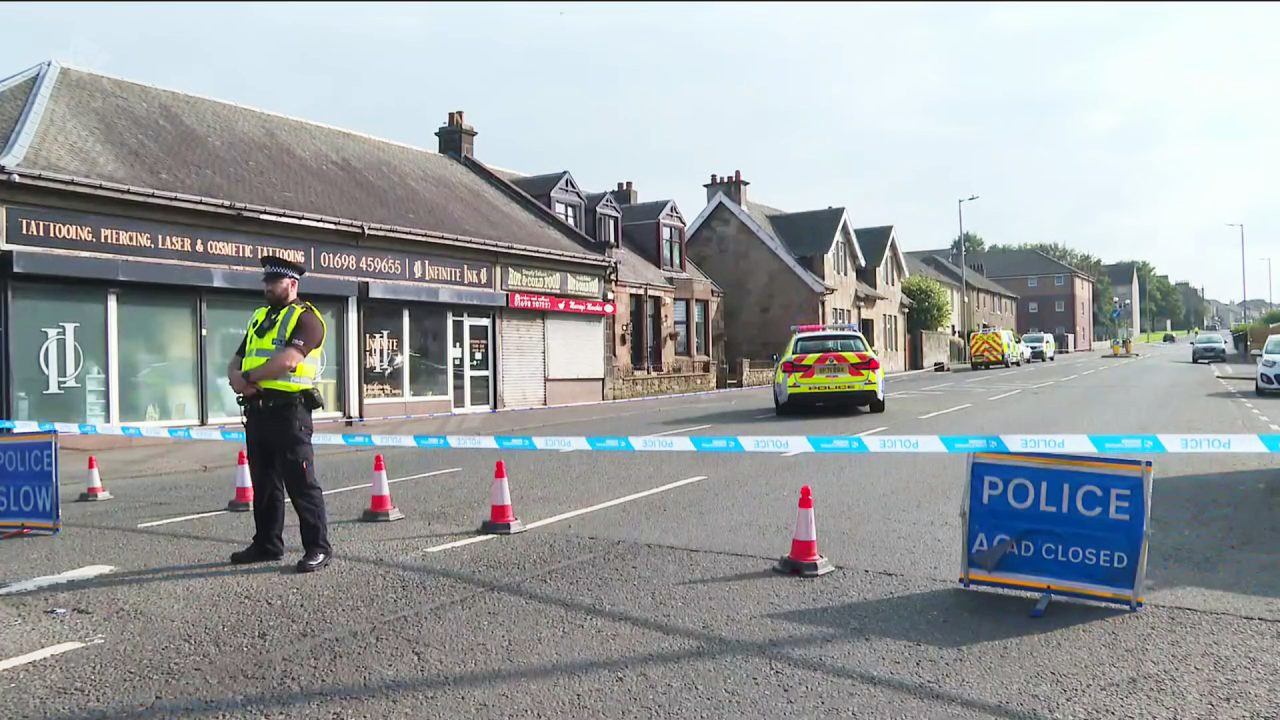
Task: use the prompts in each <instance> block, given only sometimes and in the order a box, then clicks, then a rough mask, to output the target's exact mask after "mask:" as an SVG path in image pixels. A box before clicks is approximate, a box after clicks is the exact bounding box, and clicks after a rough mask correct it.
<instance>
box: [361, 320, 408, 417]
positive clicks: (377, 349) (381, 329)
mask: <svg viewBox="0 0 1280 720" xmlns="http://www.w3.org/2000/svg"><path fill="white" fill-rule="evenodd" d="M360 347H361V349H362V351H363V353H364V369H363V374H362V376H361V381H362V383H363V388H362V391H363V393H364V397H365V398H367V399H370V400H377V399H379V398H403V397H404V309H403V308H400V307H392V306H386V305H373V304H370V305H366V306H365V308H364V337H363V338H362V339H361V345H360Z"/></svg>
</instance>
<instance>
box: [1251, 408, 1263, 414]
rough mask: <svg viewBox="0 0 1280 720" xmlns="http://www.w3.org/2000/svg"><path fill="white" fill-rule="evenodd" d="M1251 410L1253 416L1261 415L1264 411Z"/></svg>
mask: <svg viewBox="0 0 1280 720" xmlns="http://www.w3.org/2000/svg"><path fill="white" fill-rule="evenodd" d="M1249 409H1250V410H1252V411H1253V414H1254V415H1261V414H1262V411H1261V410H1259V409H1258V408H1249Z"/></svg>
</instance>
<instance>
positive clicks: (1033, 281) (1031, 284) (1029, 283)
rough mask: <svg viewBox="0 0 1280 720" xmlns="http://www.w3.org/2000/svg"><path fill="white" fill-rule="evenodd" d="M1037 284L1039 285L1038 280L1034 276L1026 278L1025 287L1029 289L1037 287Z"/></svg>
mask: <svg viewBox="0 0 1280 720" xmlns="http://www.w3.org/2000/svg"><path fill="white" fill-rule="evenodd" d="M1039 284H1040V278H1038V277H1035V276H1032V277H1029V278H1027V287H1029V288H1033V287H1039Z"/></svg>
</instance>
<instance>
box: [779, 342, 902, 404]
mask: <svg viewBox="0 0 1280 720" xmlns="http://www.w3.org/2000/svg"><path fill="white" fill-rule="evenodd" d="M791 332H792V336H791V341H790V342H788V343H787V349H786V352H785V353H783V354H782V356H781V357H779V358H778V364H777V367H776V368H775V369H774V377H773V406H774V409H775V410H776V411H777V414H779V415H786V414H789V413H790V412H792V411H793V410H795V409H796V408H798V407H801V406H812V405H827V404H830V405H860V406H861V405H865V406H867V407H868V408H869V409H870V410H871V412H873V413H882V412H884V370H882V369H881V368H880V360H879V359H877V358H876V355H875V353H874V352H872V350H871V343H868V342H867V339H866V338H865V337H863V336H862V333H861V332H859V331H858V327H857V326H856V325H797V326H795V327H792V328H791Z"/></svg>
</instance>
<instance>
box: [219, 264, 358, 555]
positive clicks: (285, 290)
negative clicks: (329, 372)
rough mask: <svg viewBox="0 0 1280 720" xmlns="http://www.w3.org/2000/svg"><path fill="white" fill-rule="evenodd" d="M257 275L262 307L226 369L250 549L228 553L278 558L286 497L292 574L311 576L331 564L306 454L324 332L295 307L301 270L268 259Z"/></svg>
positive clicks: (310, 456)
mask: <svg viewBox="0 0 1280 720" xmlns="http://www.w3.org/2000/svg"><path fill="white" fill-rule="evenodd" d="M262 268H263V274H262V285H263V295H265V296H266V300H267V306H266V307H260V308H258V309H257V310H255V311H254V313H253V317H252V318H251V319H250V320H249V329H248V332H246V333H245V337H244V340H243V341H242V342H241V343H240V348H239V349H238V350H237V351H236V354H235V356H234V357H233V358H232V359H231V362H230V363H229V364H228V366H227V379H228V380H229V381H230V382H231V388H232V389H233V390H235V391H236V394H237V395H239V396H240V398H241V400H240V402H241V404H243V405H244V408H245V436H246V440H247V445H248V454H249V471H250V473H251V474H252V476H253V524H254V527H255V529H256V532H255V533H254V536H253V543H252V544H250V545H249V547H247V548H245V549H244V550H241V551H239V552H235V553H232V554H231V562H233V563H237V564H241V563H256V562H269V561H275V560H279V559H280V558H282V557H284V538H283V532H284V492H285V490H288V491H289V497H290V498H291V499H292V500H293V509H294V510H295V511H296V512H297V513H298V524H299V526H300V530H301V531H302V547H303V550H304V554H303V556H302V559H301V560H299V561H298V565H297V568H298V572H314V571H316V570H320V569H321V568H323V567H325V566H326V565H328V564H329V559H330V557H331V555H332V552H333V551H332V549H331V548H330V547H329V537H328V528H327V526H326V520H325V512H324V495H323V494H322V493H321V490H320V485H319V483H317V482H316V473H315V454H314V451H313V450H312V448H311V411H312V410H313V409H315V408H317V407H320V406H321V402H320V399H319V398H320V396H319V394H318V393H317V392H316V391H315V380H316V373H317V371H318V369H319V361H320V348H321V346H322V344H323V343H324V336H325V331H326V328H325V324H324V319H323V318H321V317H320V313H319V311H317V310H316V309H315V307H314V306H312V305H311V304H310V303H307V302H302V301H299V300H298V281H299V280H300V279H301V278H302V275H303V274H304V272H305V270H304V268H302V267H300V266H298V265H295V264H294V263H291V262H288V261H287V260H284V259H282V258H279V257H276V256H273V255H268V256H266V257H263V258H262Z"/></svg>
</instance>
